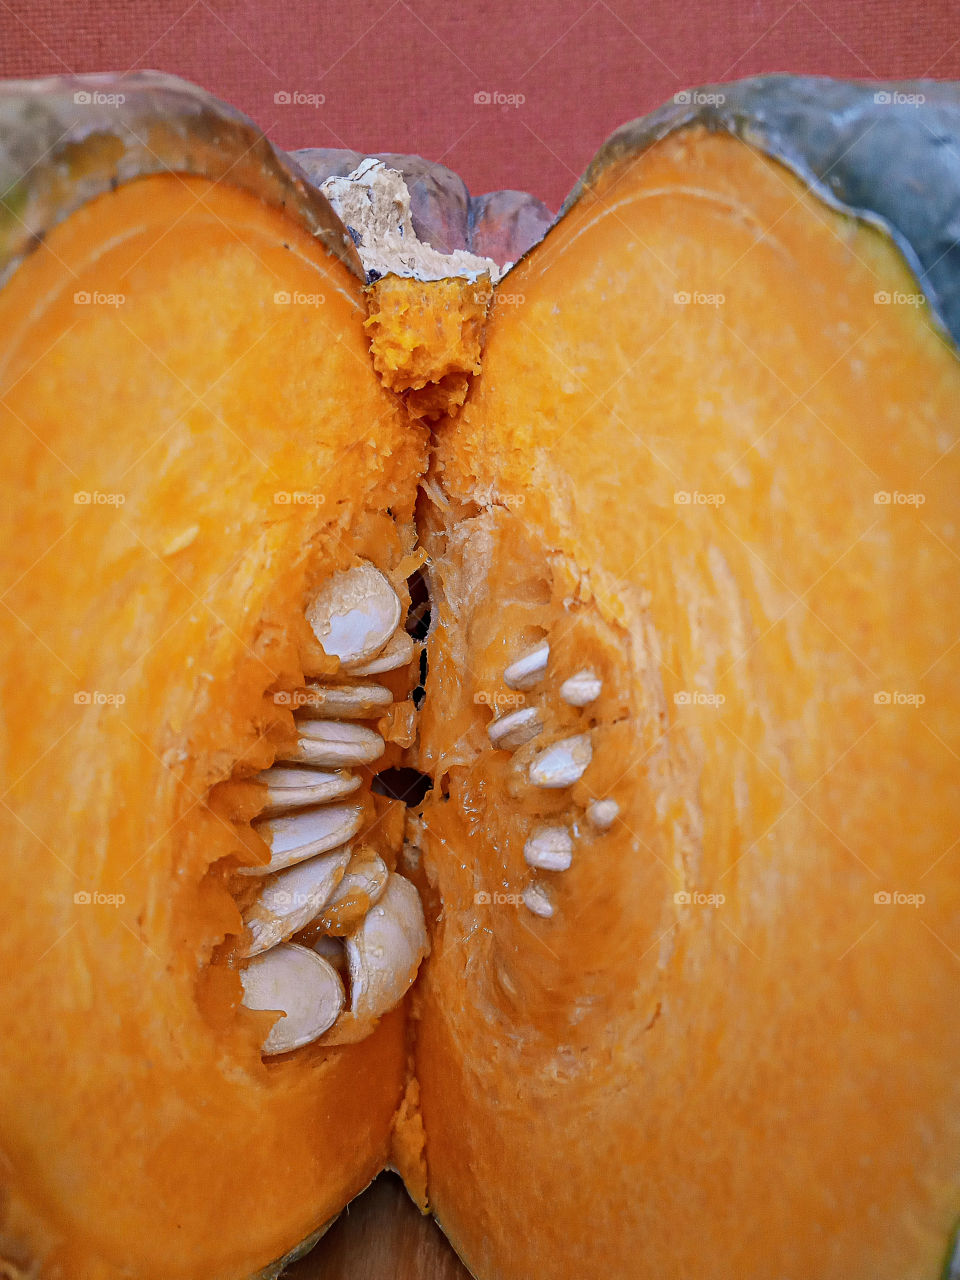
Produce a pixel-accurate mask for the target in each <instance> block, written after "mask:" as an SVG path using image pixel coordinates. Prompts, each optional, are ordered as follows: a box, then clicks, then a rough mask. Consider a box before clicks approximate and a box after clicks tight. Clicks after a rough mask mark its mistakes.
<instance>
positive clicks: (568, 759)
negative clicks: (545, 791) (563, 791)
mask: <svg viewBox="0 0 960 1280" xmlns="http://www.w3.org/2000/svg"><path fill="white" fill-rule="evenodd" d="M592 759H593V747H592V745H591V743H590V739H589V737H588V736H587V734H585V733H581V734H577V735H576V736H575V737H572V738H563V739H561V740H560V742H555V743H554V744H553V746H552V747H545V748H544V749H543V750H542V751H539V752H538V753H537V754H536V755H535V756H534V758H533V760H532V761H531V762H530V770H529V778H530V781H531V782H532V783H533V785H534V786H535V787H569V786H571V785H572V784H573V783H574V782H578V781H579V780H580V779H581V778H582V777H583V775H584V773H585V772H586V770H587V766H588V765H589V764H590V761H591V760H592Z"/></svg>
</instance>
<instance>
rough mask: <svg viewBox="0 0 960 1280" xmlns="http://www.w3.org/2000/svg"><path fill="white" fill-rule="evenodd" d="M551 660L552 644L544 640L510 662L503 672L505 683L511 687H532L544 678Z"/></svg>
mask: <svg viewBox="0 0 960 1280" xmlns="http://www.w3.org/2000/svg"><path fill="white" fill-rule="evenodd" d="M549 660H550V646H549V644H547V642H546V641H544V642H543V643H542V644H538V645H536V646H535V648H533V649H528V650H527V652H526V653H523V654H521V655H520V657H519V658H517V659H516V661H515V662H511V663H510V665H509V667H507V668H506V670H505V671H504V673H503V679H504V683H505V684H508V685H509V686H510V688H511V689H532V688H533V686H534V685H535V684H538V683H539V682H540V681H541V680H542V679H543V676H544V673H545V672H546V670H547V663H548V662H549Z"/></svg>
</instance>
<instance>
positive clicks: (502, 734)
mask: <svg viewBox="0 0 960 1280" xmlns="http://www.w3.org/2000/svg"><path fill="white" fill-rule="evenodd" d="M542 730H543V719H542V718H541V715H540V710H539V708H538V707H521V708H520V710H519V711H511V712H510V713H509V714H508V715H505V716H498V717H497V719H496V720H491V721H490V723H489V724H488V725H487V736H488V737H489V739H490V741H491V742H492V743H493V745H494V746H495V747H497V748H499V749H501V750H504V751H515V750H516V749H517V747H522V746H523V744H524V743H525V742H529V741H530V740H531V738H535V737H536V736H537V734H538V733H540V732H542Z"/></svg>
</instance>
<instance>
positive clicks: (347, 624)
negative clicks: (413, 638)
mask: <svg viewBox="0 0 960 1280" xmlns="http://www.w3.org/2000/svg"><path fill="white" fill-rule="evenodd" d="M400 614H401V605H400V598H399V596H398V595H397V593H396V592H395V591H394V589H393V587H392V586H391V585H390V583H389V581H388V580H387V578H386V577H384V575H383V574H382V573H381V572H380V570H379V569H378V568H377V567H376V566H375V565H372V564H371V563H370V562H369V561H368V560H364V561H362V562H361V563H360V564H358V565H355V566H354V568H352V569H346V570H344V571H343V572H341V573H335V574H334V575H333V577H332V578H330V579H329V580H328V581H327V582H325V583H324V585H323V586H322V587H321V588H320V590H319V592H318V593H317V595H316V596H315V597H314V600H313V602H312V604H310V606H309V607H308V609H307V615H306V616H307V621H308V622H309V623H310V626H311V627H312V629H313V633H314V635H315V636H316V637H317V639H318V640H319V641H320V644H321V646H322V648H323V651H324V653H326V654H328V655H329V656H330V657H336V658H339V659H340V662H341V663H343V664H346V663H348V662H363V661H364V660H365V659H366V658H372V657H373V655H374V654H375V653H379V651H380V650H381V649H382V648H383V646H384V645H385V644H386V643H387V641H388V640H389V639H390V637H391V635H392V634H393V632H394V631H395V630H396V628H397V625H398V624H399V622H400Z"/></svg>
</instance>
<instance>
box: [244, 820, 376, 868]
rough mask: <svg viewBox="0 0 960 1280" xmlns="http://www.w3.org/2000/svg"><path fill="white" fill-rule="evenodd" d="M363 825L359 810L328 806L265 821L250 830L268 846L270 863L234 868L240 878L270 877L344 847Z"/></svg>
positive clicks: (254, 825) (255, 824) (256, 823)
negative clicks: (320, 854) (319, 854)
mask: <svg viewBox="0 0 960 1280" xmlns="http://www.w3.org/2000/svg"><path fill="white" fill-rule="evenodd" d="M362 824H363V806H362V805H358V804H331V805H326V806H324V807H323V808H322V809H305V810H304V811H303V812H302V813H292V814H290V815H289V816H288V817H280V818H268V819H267V820H266V821H259V822H255V823H254V824H253V827H254V830H255V831H256V833H257V835H259V836H260V837H261V839H263V840H265V841H266V842H267V844H269V846H270V861H269V862H265V863H259V864H258V865H256V866H252V867H238V868H237V871H238V873H239V874H240V875H244V876H266V875H273V873H274V872H276V871H282V870H284V868H285V867H292V866H294V865H295V864H296V863H298V862H304V861H306V859H307V858H313V857H315V856H316V855H317V854H318V853H327V852H328V851H329V850H330V849H335V848H336V847H337V846H338V845H341V844H346V843H347V841H348V840H350V839H351V838H352V837H353V836H355V835H356V834H357V832H358V831H359V830H360V827H361V825H362Z"/></svg>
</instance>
